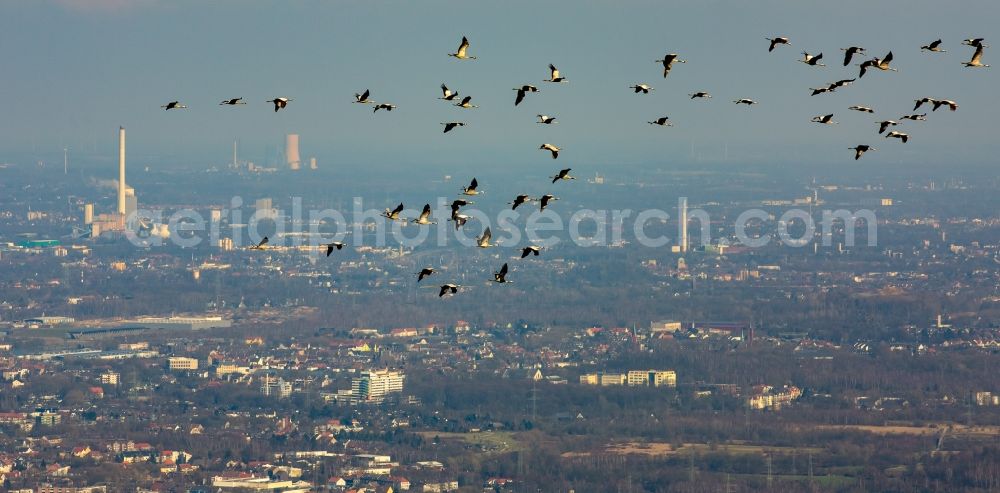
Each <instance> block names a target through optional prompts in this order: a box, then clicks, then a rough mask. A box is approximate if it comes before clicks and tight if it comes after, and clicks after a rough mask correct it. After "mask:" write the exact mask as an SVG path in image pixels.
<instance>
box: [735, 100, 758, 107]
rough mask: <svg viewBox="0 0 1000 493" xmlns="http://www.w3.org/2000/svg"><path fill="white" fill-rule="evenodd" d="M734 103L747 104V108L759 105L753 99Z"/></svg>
mask: <svg viewBox="0 0 1000 493" xmlns="http://www.w3.org/2000/svg"><path fill="white" fill-rule="evenodd" d="M733 102H734V103H736V104H745V105H747V106H753V105H755V104H757V102H756V101H754V100H752V99H747V98H743V99H737V100H735V101H733Z"/></svg>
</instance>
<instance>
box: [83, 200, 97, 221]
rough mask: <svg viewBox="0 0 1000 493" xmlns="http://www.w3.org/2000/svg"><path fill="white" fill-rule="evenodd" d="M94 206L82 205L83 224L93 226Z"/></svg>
mask: <svg viewBox="0 0 1000 493" xmlns="http://www.w3.org/2000/svg"><path fill="white" fill-rule="evenodd" d="M93 222H94V204H83V224H93Z"/></svg>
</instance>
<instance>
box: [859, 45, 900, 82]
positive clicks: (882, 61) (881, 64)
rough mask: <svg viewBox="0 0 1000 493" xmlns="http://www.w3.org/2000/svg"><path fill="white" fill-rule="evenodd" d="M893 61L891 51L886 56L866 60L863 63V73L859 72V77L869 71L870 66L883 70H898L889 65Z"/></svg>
mask: <svg viewBox="0 0 1000 493" xmlns="http://www.w3.org/2000/svg"><path fill="white" fill-rule="evenodd" d="M891 62H892V52H891V51H890V52H889V53H887V54H886V55H885V57H884V58H872V59H871V60H865V61H864V62H863V63H862V64H861V73H860V74H858V78H861V77H864V76H865V72H867V71H868V69H869V68H877V69H879V70H881V71H883V72H884V71H886V70H892V71H893V72H897V70H896V69H894V68H892V67H890V66H889V63H891Z"/></svg>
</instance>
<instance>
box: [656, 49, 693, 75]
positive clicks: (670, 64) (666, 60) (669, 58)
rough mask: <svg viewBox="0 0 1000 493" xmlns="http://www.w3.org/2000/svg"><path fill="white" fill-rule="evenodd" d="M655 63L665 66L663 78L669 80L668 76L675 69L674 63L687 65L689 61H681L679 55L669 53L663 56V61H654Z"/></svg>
mask: <svg viewBox="0 0 1000 493" xmlns="http://www.w3.org/2000/svg"><path fill="white" fill-rule="evenodd" d="M654 62H656V63H662V64H663V78H664V79H666V78H667V74H669V73H670V69H672V68H674V62H677V63H687V61H685V60H681V59H680V58H677V54H676V53H667V54H666V55H663V59H662V60H654Z"/></svg>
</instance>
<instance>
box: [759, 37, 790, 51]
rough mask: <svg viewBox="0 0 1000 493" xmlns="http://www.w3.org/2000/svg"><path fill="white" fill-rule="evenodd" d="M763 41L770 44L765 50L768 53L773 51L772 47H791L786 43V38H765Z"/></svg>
mask: <svg viewBox="0 0 1000 493" xmlns="http://www.w3.org/2000/svg"><path fill="white" fill-rule="evenodd" d="M765 39H767V40H768V41H770V42H771V46H769V47H768V48H767V51H768V53H770V52H772V51H774V47H775V46H778V45H789V46H791V43H789V42H788V38H786V37H784V36H777V37H774V38H765Z"/></svg>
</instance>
